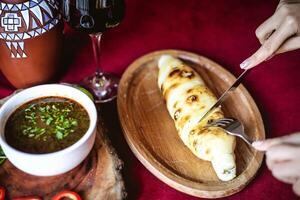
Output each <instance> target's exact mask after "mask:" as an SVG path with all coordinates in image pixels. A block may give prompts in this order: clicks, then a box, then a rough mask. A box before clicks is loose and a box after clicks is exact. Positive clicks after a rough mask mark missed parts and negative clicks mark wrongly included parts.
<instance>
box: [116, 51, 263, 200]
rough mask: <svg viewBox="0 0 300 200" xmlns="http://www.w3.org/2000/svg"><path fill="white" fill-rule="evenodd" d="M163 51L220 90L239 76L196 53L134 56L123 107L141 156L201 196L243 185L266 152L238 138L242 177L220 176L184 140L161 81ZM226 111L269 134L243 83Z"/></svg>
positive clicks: (249, 128) (251, 130) (171, 181)
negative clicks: (166, 102) (176, 125)
mask: <svg viewBox="0 0 300 200" xmlns="http://www.w3.org/2000/svg"><path fill="white" fill-rule="evenodd" d="M162 54H171V55H173V56H176V57H179V58H180V59H182V60H183V61H184V62H186V63H187V64H189V65H190V66H191V67H193V68H194V69H195V70H196V71H197V72H198V73H199V74H200V75H201V76H202V77H203V79H204V81H205V82H206V84H207V85H208V87H209V88H211V89H212V91H213V92H214V93H215V94H216V95H217V96H220V94H222V92H224V91H225V90H226V89H227V88H228V87H229V86H230V85H231V84H232V83H233V82H234V80H235V77H234V76H233V75H232V74H231V73H229V72H228V71H226V70H225V69H224V68H222V67H221V66H220V65H218V64H216V63H215V62H213V61H211V60H209V59H207V58H205V57H203V56H199V55H196V54H193V53H189V52H185V51H178V50H163V51H157V52H153V53H150V54H147V55H145V56H143V57H141V58H139V59H137V60H136V61H134V62H133V63H132V64H131V65H130V66H129V67H128V69H127V70H126V72H125V74H124V75H123V77H122V80H121V83H120V87H119V94H118V112H119V117H120V121H121V125H122V128H123V132H124V135H125V138H126V140H127V142H128V144H129V146H130V148H131V150H132V151H133V153H134V154H135V155H136V157H137V158H138V159H139V160H140V161H141V162H142V163H143V165H144V166H145V167H146V168H147V169H148V170H149V171H151V172H152V173H153V174H154V175H155V176H156V177H158V178H159V179H160V180H161V181H163V182H165V183H166V184H168V185H169V186H171V187H173V188H175V189H177V190H179V191H181V192H184V193H187V194H190V195H193V196H197V197H205V198H217V197H224V196H229V195H232V194H234V193H237V192H239V191H240V190H242V189H243V188H244V187H245V186H246V185H247V183H249V181H250V180H251V179H253V177H254V176H255V174H256V172H257V170H258V169H259V167H260V165H261V163H262V159H263V154H262V153H260V152H257V151H255V150H253V149H252V148H251V147H249V146H247V144H245V143H244V142H243V141H241V140H240V139H237V146H236V150H235V155H236V163H237V177H236V178H235V179H233V180H231V181H228V182H222V181H220V180H219V179H218V178H217V176H216V174H215V172H214V170H213V168H212V167H211V164H210V162H207V161H203V160H201V159H198V158H197V157H196V156H194V155H193V154H192V152H191V151H190V150H189V149H188V148H187V147H186V146H185V145H184V144H183V142H182V141H181V139H180V138H179V136H178V133H177V131H176V129H175V126H174V122H173V120H172V119H171V117H170V116H169V113H168V111H167V109H166V106H165V103H164V100H163V98H162V95H161V93H160V91H159V89H158V85H157V73H158V68H157V60H158V58H159V57H160V56H161V55H162ZM223 110H224V111H225V116H228V117H230V116H231V117H235V118H237V119H240V120H241V121H242V122H243V123H244V125H245V129H246V133H247V134H248V135H249V136H250V137H251V138H253V139H263V138H265V132H264V125H263V122H262V118H261V115H260V113H259V110H258V108H257V106H256V104H255V102H254V100H253V99H252V97H251V96H250V94H249V93H248V92H247V90H246V89H245V87H243V86H242V85H241V86H240V87H239V88H237V90H236V91H235V92H234V93H232V94H231V96H230V97H229V98H228V99H227V100H226V102H225V103H224V105H223Z"/></svg>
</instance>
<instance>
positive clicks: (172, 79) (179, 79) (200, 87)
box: [158, 55, 236, 181]
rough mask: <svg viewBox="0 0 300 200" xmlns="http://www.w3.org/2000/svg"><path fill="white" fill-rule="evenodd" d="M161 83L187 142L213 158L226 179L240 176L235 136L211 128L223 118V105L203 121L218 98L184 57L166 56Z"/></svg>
mask: <svg viewBox="0 0 300 200" xmlns="http://www.w3.org/2000/svg"><path fill="white" fill-rule="evenodd" d="M158 67H159V74H158V86H159V88H160V89H161V92H162V94H163V97H164V99H165V101H166V104H167V109H168V111H169V114H170V115H171V117H172V118H173V120H174V122H175V126H176V129H177V131H178V134H179V136H180V138H181V139H182V141H183V143H184V144H185V145H186V146H187V147H188V148H189V149H190V150H191V151H192V152H193V153H194V154H195V155H196V156H197V157H198V158H200V159H203V160H207V161H211V163H212V166H213V168H214V170H215V172H216V174H217V176H218V178H219V179H220V180H222V181H229V180H231V179H233V178H234V177H235V176H236V165H235V156H234V148H235V137H233V136H230V135H228V134H226V133H225V132H224V131H223V130H222V129H220V128H216V127H210V128H207V127H205V125H206V124H207V122H208V121H209V120H215V119H219V118H223V117H224V115H223V112H222V110H221V109H220V108H218V109H216V110H215V111H214V112H213V113H211V114H210V115H209V116H207V117H206V118H205V119H203V120H202V121H201V123H199V120H200V119H201V118H202V116H204V114H205V113H206V112H207V111H208V109H209V108H210V107H211V106H213V104H214V103H215V102H216V101H217V99H216V97H215V95H214V94H213V93H212V92H211V91H210V89H209V88H207V86H206V85H205V83H204V81H203V80H202V78H201V77H200V76H199V75H198V74H197V72H196V71H194V70H193V69H192V68H191V67H189V66H187V65H185V64H184V63H183V62H181V60H179V59H176V58H174V57H172V56H169V55H163V56H161V58H160V59H159V63H158Z"/></svg>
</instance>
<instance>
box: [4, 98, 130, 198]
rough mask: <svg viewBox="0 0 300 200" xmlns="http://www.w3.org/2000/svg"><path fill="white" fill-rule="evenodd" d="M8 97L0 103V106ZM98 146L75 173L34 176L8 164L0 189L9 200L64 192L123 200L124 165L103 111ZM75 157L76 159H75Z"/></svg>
mask: <svg viewBox="0 0 300 200" xmlns="http://www.w3.org/2000/svg"><path fill="white" fill-rule="evenodd" d="M8 98H9V97H7V98H5V99H2V100H0V106H1V105H2V104H3V103H4V102H5V101H6V100H7V99H8ZM98 116H99V120H98V125H97V135H96V140H95V145H94V147H93V149H92V151H91V153H90V154H89V155H88V157H87V158H86V159H85V160H84V161H83V162H82V163H81V164H80V165H79V166H77V167H76V168H75V169H73V170H71V171H69V172H67V173H65V174H62V175H58V176H50V177H38V176H32V175H29V174H27V173H24V172H22V171H21V170H19V169H17V168H16V167H14V166H13V165H12V164H11V163H10V162H9V161H8V160H6V161H5V163H4V164H3V165H1V166H0V185H1V186H3V187H5V188H6V196H7V199H12V198H16V197H26V196H40V197H43V199H44V200H47V199H51V197H53V196H54V195H55V194H56V193H57V192H59V191H61V190H65V189H67V190H73V191H76V192H78V193H79V194H80V196H81V197H82V198H83V199H84V200H110V199H116V200H121V199H123V198H125V196H126V192H125V187H124V182H123V178H122V175H121V169H122V165H123V162H122V161H121V160H120V159H119V158H118V155H117V154H116V152H115V150H114V148H113V147H112V146H111V144H110V141H109V139H108V137H107V136H106V134H108V133H107V131H108V130H107V128H106V126H105V125H104V123H103V119H102V115H101V110H100V114H99V115H98ZM74 156H76V155H74Z"/></svg>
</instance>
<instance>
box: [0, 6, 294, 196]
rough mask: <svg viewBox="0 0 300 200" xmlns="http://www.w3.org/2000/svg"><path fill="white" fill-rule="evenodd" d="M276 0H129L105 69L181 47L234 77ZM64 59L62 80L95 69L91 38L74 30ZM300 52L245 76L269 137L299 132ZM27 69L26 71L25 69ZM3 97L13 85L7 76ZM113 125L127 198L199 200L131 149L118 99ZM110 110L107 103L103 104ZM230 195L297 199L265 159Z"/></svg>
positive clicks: (119, 69)
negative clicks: (161, 176)
mask: <svg viewBox="0 0 300 200" xmlns="http://www.w3.org/2000/svg"><path fill="white" fill-rule="evenodd" d="M277 3H278V2H277V1H274V0H272V1H259V0H255V1H254V0H253V1H250V0H247V1H238V0H226V1H225V0H223V1H200V0H172V1H167V0H163V1H162V0H151V1H146V0H130V1H129V0H128V1H127V5H126V17H125V19H124V21H123V22H122V24H121V25H120V26H119V27H118V28H115V29H112V30H109V31H107V32H106V34H105V35H104V40H103V43H102V50H103V51H102V58H101V59H102V66H103V68H104V70H105V71H108V72H114V73H116V74H119V75H122V73H123V72H124V70H125V69H126V68H127V67H128V65H129V64H130V63H131V62H133V61H134V60H135V59H136V58H138V57H140V56H142V55H144V54H146V53H149V52H151V51H155V50H160V49H170V48H174V49H182V50H187V51H191V52H195V53H198V54H201V55H204V56H207V57H209V58H211V59H213V60H214V61H216V62H218V63H219V64H221V65H222V66H224V67H225V68H226V69H228V70H229V71H230V72H232V73H233V74H235V75H238V74H239V73H241V69H240V68H239V63H240V62H241V61H243V59H245V58H247V57H248V56H249V55H250V54H251V53H253V52H254V51H255V50H256V49H257V48H258V47H259V42H258V41H257V39H256V37H255V33H254V32H255V29H256V28H257V27H258V25H259V24H261V23H262V22H263V21H264V20H265V19H267V18H268V17H269V16H271V15H272V14H273V12H274V10H275V8H276V6H277ZM67 32H68V34H67V35H66V41H65V44H66V45H65V46H66V51H65V55H64V63H65V64H64V65H65V66H66V71H65V73H64V74H63V76H62V78H60V80H59V81H64V82H70V83H77V82H79V81H80V80H81V79H82V78H83V77H85V76H86V75H88V74H90V73H92V72H93V71H94V69H95V68H94V61H93V56H92V55H93V54H92V48H91V45H90V42H89V39H88V37H87V36H84V35H78V34H77V33H74V32H72V31H67ZM299 55H300V51H294V52H290V53H286V54H284V55H278V56H276V57H274V58H273V59H271V60H270V61H268V62H265V63H263V64H261V66H259V67H257V68H256V69H255V70H253V72H252V73H250V75H249V76H248V77H247V78H246V80H245V81H244V85H245V86H246V88H247V89H248V90H249V91H250V93H251V95H252V96H253V98H254V100H255V101H256V103H257V105H258V107H259V109H260V111H261V113H262V116H263V119H264V123H265V128H266V136H267V137H268V138H272V137H277V136H282V135H285V134H288V133H291V132H295V131H300V107H299V102H300V92H299V91H300V78H299V75H300V60H299V58H300V56H299ZM45 56H46V55H45ZM20 70H22V69H20ZM0 83H1V86H0V95H1V97H4V96H6V95H8V94H10V93H11V92H12V91H13V88H12V87H10V86H9V84H8V83H7V81H5V79H4V77H3V76H1V79H0ZM106 109H108V110H109V114H108V116H107V117H108V119H112V120H107V123H108V126H109V127H111V128H112V129H113V130H114V131H111V132H110V137H111V140H112V143H113V145H114V146H115V147H116V149H117V151H118V153H119V155H120V157H121V159H122V160H123V161H124V163H125V165H124V169H123V174H124V179H125V183H126V188H127V192H128V199H139V200H147V199H149V200H158V199H159V200H169V199H176V200H184V199H197V198H195V197H192V196H189V195H186V194H183V193H181V192H179V191H176V190H175V189H173V188H171V187H169V186H168V185H166V184H164V183H163V182H161V181H160V180H159V179H157V178H156V177H155V176H153V175H152V174H151V173H150V172H149V171H148V170H147V169H146V168H145V167H144V166H143V165H142V164H141V163H140V162H139V161H138V160H137V159H136V158H135V156H134V155H133V153H132V152H131V151H130V149H129V147H128V145H127V143H126V141H125V139H124V137H123V134H122V132H121V129H120V125H119V122H118V119H117V111H116V107H115V103H113V105H112V106H110V107H108V108H106ZM104 110H105V106H104ZM224 199H255V200H259V199H268V200H271V199H276V200H277V199H283V200H290V199H297V197H296V196H295V195H294V193H293V192H292V189H291V186H290V185H286V184H284V183H281V182H279V181H277V180H276V179H275V178H274V177H273V176H272V174H271V172H270V171H269V170H268V169H267V167H266V165H265V163H264V164H263V165H262V167H261V169H260V170H259V172H258V174H257V176H256V178H255V179H254V180H253V181H252V182H251V183H250V184H249V185H248V186H247V187H246V188H244V189H243V190H242V191H241V192H239V193H237V194H235V195H232V196H230V197H227V198H224Z"/></svg>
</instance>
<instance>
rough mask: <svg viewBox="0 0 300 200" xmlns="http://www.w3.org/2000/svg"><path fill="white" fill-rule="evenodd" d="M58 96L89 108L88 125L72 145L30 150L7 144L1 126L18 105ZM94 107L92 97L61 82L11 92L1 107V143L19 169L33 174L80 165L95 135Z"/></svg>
mask: <svg viewBox="0 0 300 200" xmlns="http://www.w3.org/2000/svg"><path fill="white" fill-rule="evenodd" d="M47 96H59V97H66V98H69V99H72V100H74V101H76V102H78V103H79V104H81V105H82V106H83V107H84V108H85V109H86V111H87V112H88V115H89V118H90V126H89V128H88V130H87V132H86V133H85V134H84V135H83V137H82V138H80V139H79V140H78V141H77V142H76V143H74V144H73V145H71V146H69V147H67V148H65V149H63V150H60V151H56V152H53V153H46V154H30V153H25V152H22V151H19V150H16V149H15V148H13V147H11V146H10V145H8V144H7V143H6V141H5V135H4V129H5V123H6V121H7V120H8V118H9V116H10V115H11V114H12V113H13V112H14V111H15V110H16V109H17V108H18V107H19V106H21V105H23V104H24V103H26V102H28V101H31V100H33V99H36V98H40V97H47ZM96 123H97V111H96V108H95V105H94V103H93V101H92V100H91V99H90V98H89V97H88V96H87V95H85V94H84V93H83V92H81V91H80V90H78V89H75V88H73V87H71V86H66V85H60V84H48V85H39V86H35V87H31V88H28V89H25V90H23V91H21V92H19V93H18V94H16V95H14V96H13V97H12V98H10V99H9V100H8V101H7V102H5V103H4V105H3V106H2V107H1V109H0V145H1V147H2V149H3V151H4V153H5V155H6V156H7V158H8V160H9V161H10V162H11V163H12V164H13V165H14V166H16V167H17V168H19V169H20V170H22V171H24V172H27V173H29V174H32V175H36V176H53V175H58V174H62V173H65V172H67V171H69V170H71V169H73V168H74V167H76V166H77V165H79V164H80V163H81V162H82V161H83V160H84V159H85V158H86V156H87V155H88V154H89V152H90V151H91V149H92V147H93V145H94V142H95V136H96Z"/></svg>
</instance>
